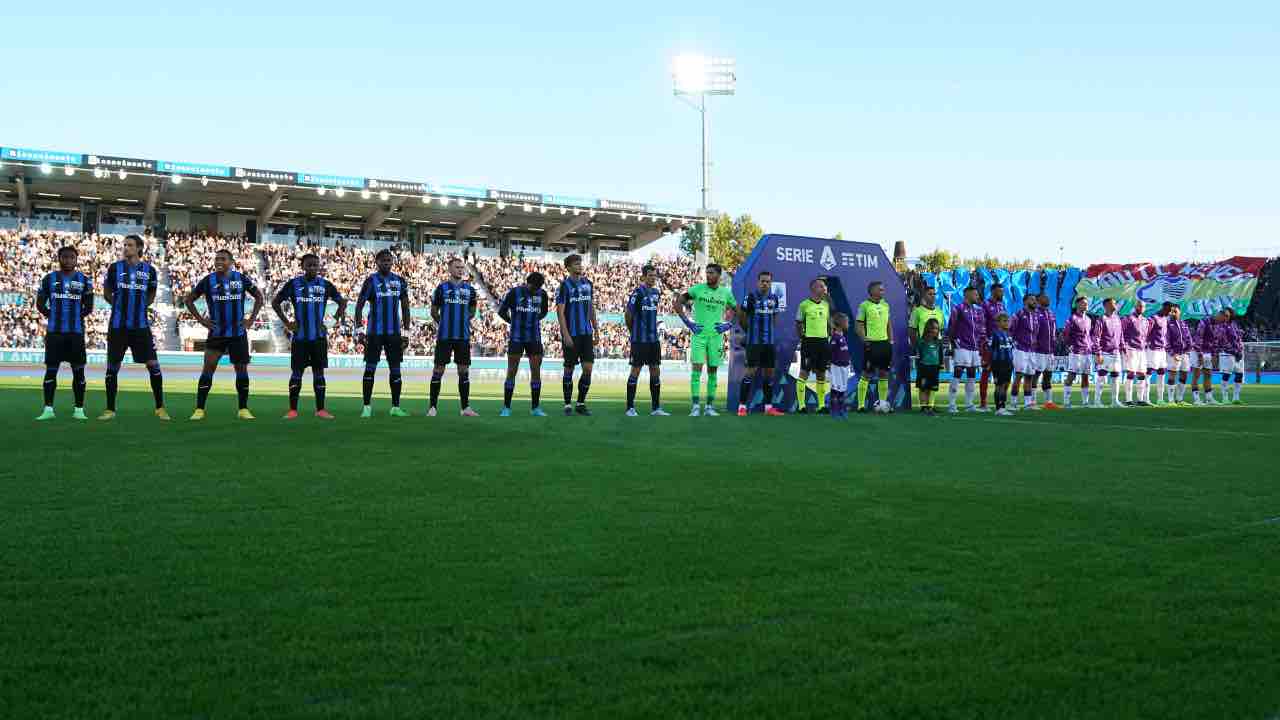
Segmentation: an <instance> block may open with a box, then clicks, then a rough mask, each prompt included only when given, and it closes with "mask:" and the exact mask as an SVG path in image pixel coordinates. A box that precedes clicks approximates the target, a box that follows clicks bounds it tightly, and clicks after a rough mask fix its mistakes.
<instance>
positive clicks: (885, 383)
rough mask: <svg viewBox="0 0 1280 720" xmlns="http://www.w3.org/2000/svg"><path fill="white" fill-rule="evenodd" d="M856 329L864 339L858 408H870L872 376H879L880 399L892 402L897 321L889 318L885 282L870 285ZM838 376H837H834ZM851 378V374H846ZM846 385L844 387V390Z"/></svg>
mask: <svg viewBox="0 0 1280 720" xmlns="http://www.w3.org/2000/svg"><path fill="white" fill-rule="evenodd" d="M853 331H854V332H855V333H857V334H858V338H859V339H860V340H862V358H863V366H864V367H863V368H862V378H861V379H859V380H858V409H857V412H860V413H861V412H866V411H867V390H868V389H869V388H870V385H871V380H870V378H871V377H873V376H874V377H875V378H876V400H877V401H878V402H882V403H888V405H889V412H893V403H892V402H891V401H890V400H889V369H890V368H892V367H893V324H892V323H891V322H890V321H889V302H888V301H887V300H885V299H884V283H882V282H880V281H878V280H877V281H875V282H873V283H871V284H870V285H868V286H867V299H866V300H863V301H862V304H861V305H858V317H857V319H856V321H855V323H854V326H853ZM832 379H833V381H834V380H835V378H834V376H833V377H832ZM845 379H846V380H848V378H845ZM844 391H845V388H843V387H841V388H840V392H841V393H843V392H844Z"/></svg>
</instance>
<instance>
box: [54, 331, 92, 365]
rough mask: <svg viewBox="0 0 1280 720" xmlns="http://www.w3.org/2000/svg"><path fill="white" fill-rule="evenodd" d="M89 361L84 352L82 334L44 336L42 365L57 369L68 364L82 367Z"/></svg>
mask: <svg viewBox="0 0 1280 720" xmlns="http://www.w3.org/2000/svg"><path fill="white" fill-rule="evenodd" d="M88 361H89V358H88V356H87V355H86V353H85V351H84V333H52V332H51V333H49V334H47V335H45V336H44V364H45V365H48V366H49V367H54V368H56V367H58V366H59V365H61V364H62V363H69V364H70V365H71V367H84V365H85V363H87V362H88Z"/></svg>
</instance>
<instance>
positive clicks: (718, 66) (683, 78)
mask: <svg viewBox="0 0 1280 720" xmlns="http://www.w3.org/2000/svg"><path fill="white" fill-rule="evenodd" d="M671 67H672V70H671V76H672V79H673V81H674V85H675V87H674V94H675V96H676V97H678V98H680V99H681V100H684V101H685V102H686V103H687V104H688V105H689V106H690V107H692V108H693V109H694V110H697V111H698V114H699V115H700V116H701V118H702V204H701V207H700V209H699V214H700V215H701V216H702V247H701V248H700V249H699V251H698V262H699V263H705V262H707V260H708V258H709V257H710V247H711V132H710V129H709V125H708V122H707V96H708V95H733V94H734V92H735V91H736V89H737V85H738V75H737V65H736V62H735V61H734V59H733V58H708V57H703V56H701V55H678V56H676V58H675V60H674V61H673V62H672V64H671ZM690 95H696V96H698V102H697V103H696V104H695V103H693V102H692V101H691V100H689V99H688V97H687V96H690Z"/></svg>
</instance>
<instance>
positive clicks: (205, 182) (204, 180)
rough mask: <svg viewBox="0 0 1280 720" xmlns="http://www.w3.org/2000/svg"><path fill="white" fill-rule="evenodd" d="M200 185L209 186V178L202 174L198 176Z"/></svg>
mask: <svg viewBox="0 0 1280 720" xmlns="http://www.w3.org/2000/svg"><path fill="white" fill-rule="evenodd" d="M200 187H209V178H208V177H205V176H204V175H201V176H200Z"/></svg>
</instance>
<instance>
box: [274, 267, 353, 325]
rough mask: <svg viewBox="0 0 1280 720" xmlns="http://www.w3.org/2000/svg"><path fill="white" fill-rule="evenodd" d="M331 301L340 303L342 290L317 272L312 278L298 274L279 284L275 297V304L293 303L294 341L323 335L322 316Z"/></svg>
mask: <svg viewBox="0 0 1280 720" xmlns="http://www.w3.org/2000/svg"><path fill="white" fill-rule="evenodd" d="M330 300H333V301H334V302H338V303H341V302H342V293H339V292H338V288H336V287H334V285H333V283H331V282H329V281H328V280H326V279H324V278H322V277H320V276H319V275H317V276H316V277H315V278H314V279H312V280H308V279H307V276H306V275H299V276H298V277H296V278H294V279H292V280H290V281H289V282H287V283H285V284H284V285H281V286H280V291H279V292H277V293H276V297H275V301H276V302H277V303H283V302H286V301H287V302H290V303H293V319H294V322H296V323H298V329H297V330H295V331H294V333H293V339H294V340H319V339H321V338H323V337H324V336H325V327H324V315H325V308H326V307H327V305H328V302H329V301H330Z"/></svg>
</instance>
